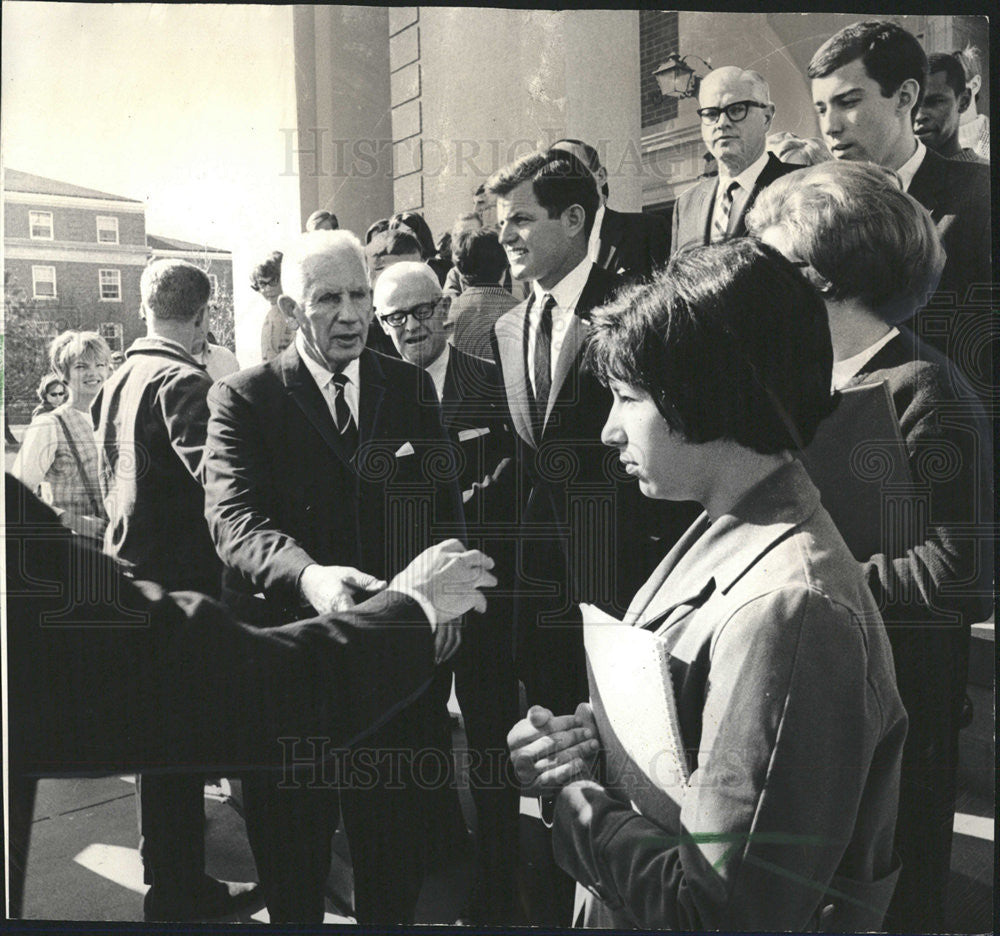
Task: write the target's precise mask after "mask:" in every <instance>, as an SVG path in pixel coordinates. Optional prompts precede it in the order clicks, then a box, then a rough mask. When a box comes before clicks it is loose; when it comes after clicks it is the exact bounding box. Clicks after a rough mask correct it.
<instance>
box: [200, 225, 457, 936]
mask: <svg viewBox="0 0 1000 936" xmlns="http://www.w3.org/2000/svg"><path fill="white" fill-rule="evenodd" d="M282 272H283V276H282V285H283V288H284V294H283V295H282V296H281V297H280V298H279V300H278V302H279V305H280V306H281V308H282V310H283V311H284V312H285V313H286V314H288V315H291V316H294V317H295V319H296V320H297V321H298V323H299V331H298V334H297V337H296V341H295V343H294V345H293V346H292V347H290V348H288V349H287V350H286V351H285V352H284V353H283V354H282V355H281V356H280V357H278V358H277V359H275V360H274V361H271V362H268V363H267V364H265V365H261V366H260V367H256V368H250V369H248V370H245V371H242V372H241V373H239V374H234V375H232V376H231V377H228V378H226V379H225V380H223V381H221V382H220V383H217V384H215V385H214V386H213V388H212V390H211V391H210V393H209V398H208V401H209V410H210V413H211V416H210V420H209V428H208V443H207V454H206V479H205V488H206V505H205V506H206V514H207V517H208V521H209V528H210V530H211V532H212V535H213V538H214V540H215V543H216V548H217V549H218V551H219V555H220V556H221V557H222V560H223V562H224V563H225V564H226V565H227V566H228V569H229V588H228V589H227V593H226V597H227V598H228V599H229V600H230V601H233V602H234V605H235V606H236V607H242V608H249V607H252V606H253V605H254V603H255V602H256V599H255V598H254V597H253V595H254V593H256V592H262V593H263V595H264V600H265V602H266V607H267V610H268V612H269V615H270V619H271V620H274V619H275V618H277V619H278V620H280V621H286V620H292V619H295V618H298V617H301V616H302V609H303V608H310V607H311V608H313V609H315V610H316V611H317V612H319V613H326V612H331V611H337V610H340V609H343V608H350V607H352V606H353V604H354V601H355V599H356V598H357V597H359V596H360V595H363V594H365V593H366V592H368V591H371V590H372V589H375V588H378V587H380V586H381V584H382V581H383V580H385V579H387V578H389V577H390V576H391V575H392V574H394V573H395V572H396V571H397V570H398V569H400V568H402V566H403V565H404V564H405V563H406V562H408V561H409V560H410V559H411V558H412V557H413V556H414V555H416V553H417V552H419V551H420V549H422V548H424V547H425V546H427V545H428V544H430V543H431V542H435V541H438V540H441V539H447V538H449V537H459V538H461V537H462V536H463V535H464V524H463V519H462V509H461V507H462V505H461V494H460V491H459V488H458V484H457V481H456V480H455V477H454V474H453V473H452V474H448V473H446V472H445V473H438V474H436V475H435V474H430V473H429V472H428V470H427V465H428V464H430V463H431V462H432V460H433V449H434V447H435V446H447V445H448V439H447V436H446V435H445V432H444V428H443V426H442V425H441V415H440V410H439V409H438V407H437V406H436V405H433V406H429V405H425V403H426V401H428V400H434V388H433V386H432V385H431V381H430V378H429V377H428V376H427V375H426V374H424V373H422V372H421V371H420V370H418V369H417V368H414V367H413V366H412V365H410V364H407V363H405V362H403V361H398V360H395V359H391V358H386V357H384V356H382V355H379V354H377V353H375V352H373V351H371V350H368V349H365V347H364V345H365V338H366V336H367V334H368V327H369V324H370V321H371V316H372V306H371V290H370V288H369V284H368V274H367V270H366V269H365V263H364V255H363V253H362V248H361V244H360V243H359V242H358V240H357V238H356V237H354V235H353V234H351V233H350V232H348V231H315V232H311V233H308V234H303V235H300V236H299V237H298V238H297V239H296V241H295V243H294V244H293V245H292V248H291V250H290V252H288V253H286V255H285V261H284V266H283V271H282ZM422 401H423V402H422ZM411 518H420V522H419V523H416V522H414V520H413V519H411ZM257 616H258V618H259V617H260V615H259V612H258V615H257ZM458 641H459V633H458V625H457V624H442V625H441V626H440V627H439V628H438V630H437V634H436V642H437V660H438V662H444V661H445V660H447V659H448V658H449V657H450V656H451V655H452V654H453V653H454V651H455V650H456V649H457V646H458ZM442 724H443V726H444V729H443V730H444V733H445V734H446V732H447V712H446V710H445V706H444V700H442V699H440V698H439V696H438V695H437V694H436V693H433V692H431V693H426V694H425V696H424V697H423V698H422V699H421V700H420V701H418V702H417V703H415V704H414V705H413V706H411V707H410V709H408V710H406V711H404V712H402V713H400V715H399V716H398V717H397V718H395V719H393V720H392V721H391V722H389V723H388V724H387V725H386V726H384V727H383V728H382V729H380V731H379V732H378V733H377V734H376V735H375V736H373V738H372V739H371V741H370V746H371V750H370V751H368V752H367V754H368V755H370V758H369V759H370V760H374V767H372V766H371V765H364V764H357V763H355V762H353V761H350V760H346V761H345V762H344V765H343V769H344V772H345V777H344V779H343V782H341V783H340V785H339V789H340V794H341V809H342V812H343V815H344V823H345V828H346V830H347V833H348V838H349V840H350V844H351V854H352V863H353V866H354V883H355V914H356V916H357V919H358V921H359V922H360V923H390V922H392V923H400V922H409V921H412V919H413V912H414V906H415V903H416V897H417V894H418V892H419V887H420V883H421V879H422V871H423V869H422V867H421V862H420V860H419V859H418V860H414V857H413V856H414V855H415V854H416V855H420V854H421V851H420V844H421V842H420V840H421V838H422V837H423V836H424V835H425V833H426V830H425V829H424V824H423V813H424V812H425V811H424V810H421V808H420V805H419V795H418V794H417V791H416V783H415V780H414V776H413V774H414V764H415V758H416V756H417V754H418V753H420V749H421V747H424V748H426V750H427V751H429V752H430V754H431V755H433V756H434V757H435V758H436V759H437V760H438V762H440V760H441V759H443V758H446V757H449V756H450V751H441V750H440V746H441V743H440V742H439V741H438V740H437V739H438V738H439V737H440V736H441V733H442V732H441V727H440V726H441V725H442ZM445 743H446V742H445ZM429 756H430V755H429ZM373 770H374V780H375V782H374V783H372V782H371V779H369V780H367V781H366V779H365V778H366V777H369V778H371V776H372V771H373ZM352 771H354V772H353V774H352ZM366 771H367V773H366ZM352 778H353V779H357V781H358V782H357V783H354V782H352ZM335 792H336V786H335V785H334V784H330V785H328V786H327V787H326V788H325V789H301V790H287V789H286V790H276V789H274V787H273V786H272V787H270V788H267V789H256V790H249V789H248V790H247V806H248V810H247V819H248V831H249V832H250V835H251V843H252V844H254V849H255V857H257V859H258V872H259V873H260V877H261V882H262V884H263V885H264V888H265V891H266V892H267V898H268V906H269V910H270V912H271V919H272V921H275V920H276V919H281V920H283V921H289V922H320V921H322V919H323V884H324V881H325V880H326V877H327V873H328V871H329V861H330V838H331V836H332V834H333V832H334V830H335V828H336V821H337V816H336V796H335V795H334V794H335Z"/></svg>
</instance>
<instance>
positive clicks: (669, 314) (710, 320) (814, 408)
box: [587, 238, 837, 454]
mask: <svg viewBox="0 0 1000 936" xmlns="http://www.w3.org/2000/svg"><path fill="white" fill-rule="evenodd" d="M591 322H592V328H591V333H590V340H589V344H588V348H587V366H589V367H590V368H591V369H592V370H593V371H594V372H595V373H596V375H597V377H598V378H599V379H600V380H601V381H602V382H603V383H605V384H607V383H608V382H609V381H611V380H619V381H621V382H622V383H626V384H630V385H632V386H634V387H639V388H641V389H643V390H645V391H646V392H647V393H649V395H650V396H651V397H652V398H653V400H654V401H655V402H656V405H657V407H658V408H659V410H660V412H661V413H662V414H663V418H664V419H665V420H666V421H667V424H668V425H669V426H670V428H671V429H672V430H674V431H676V432H680V433H681V434H682V435H683V436H684V438H685V439H687V441H689V442H693V443H704V442H711V441H713V440H714V439H732V440H733V441H735V442H738V443H739V444H740V445H743V446H745V447H746V448H750V449H753V450H754V451H756V452H761V453H763V454H773V453H776V452H781V451H785V450H795V449H798V448H801V447H803V446H806V445H808V444H809V442H810V441H812V438H813V435H814V434H815V431H816V427H817V426H818V425H819V423H820V421H821V420H822V419H824V418H825V417H826V416H828V415H829V414H830V413H831V412H832V411H833V409H834V408H835V406H836V402H837V401H836V396H835V395H833V394H831V391H830V377H831V370H832V367H833V349H832V347H831V344H830V329H829V325H828V323H827V317H826V306H825V305H824V303H823V300H822V299H821V298H820V296H819V294H818V293H817V292H816V290H815V289H814V288H813V287H812V286H811V285H810V283H809V282H808V281H807V280H806V279H805V277H804V276H802V274H801V273H800V272H799V271H798V270H797V269H796V267H795V266H794V265H793V264H791V263H790V262H789V261H788V260H786V259H785V258H784V257H782V256H781V255H780V254H779V253H778V252H777V251H775V250H773V249H771V248H770V247H768V246H766V245H765V244H761V243H760V242H758V241H756V240H753V239H752V238H739V239H736V240H733V241H729V242H726V243H723V244H712V245H710V246H707V247H696V248H693V249H691V250H685V251H681V252H680V253H679V254H677V255H675V256H674V258H673V259H672V260H671V261H670V264H669V265H668V266H667V268H666V270H664V271H663V272H661V273H660V274H659V275H658V276H657V277H656V278H655V279H654V280H653V281H652V282H651V283H649V284H646V285H642V286H637V287H634V288H633V289H631V290H629V291H627V292H625V293H622V294H621V295H619V296H618V297H617V298H616V299H614V300H613V301H612V302H611V303H610V304H608V305H606V306H604V307H603V308H601V309H597V310H595V311H594V312H592V313H591Z"/></svg>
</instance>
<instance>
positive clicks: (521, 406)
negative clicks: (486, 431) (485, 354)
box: [495, 296, 538, 448]
mask: <svg viewBox="0 0 1000 936" xmlns="http://www.w3.org/2000/svg"><path fill="white" fill-rule="evenodd" d="M530 303H531V298H530V296H529V298H528V299H526V300H525V301H524V302H522V303H521V304H520V305H517V306H515V307H514V308H513V309H511V310H510V312H507V313H506V314H505V315H502V316H500V318H499V319H498V320H497V324H496V327H495V333H496V338H497V348H498V349H499V352H500V361H501V363H502V365H503V382H504V387H505V389H506V392H507V402H508V405H509V406H510V415H511V420H512V422H513V423H514V428H515V429H516V430H517V434H518V435H519V436H521V438H522V439H524V441H525V442H527V443H528V444H529V445H531V446H534V447H535V448H537V447H538V443H537V441H536V439H535V434H534V432H533V431H532V428H531V401H530V400H529V399H528V375H527V373H526V371H525V368H524V333H525V332H524V329H525V322H526V321H527V318H528V306H529V304H530Z"/></svg>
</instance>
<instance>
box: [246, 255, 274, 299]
mask: <svg viewBox="0 0 1000 936" xmlns="http://www.w3.org/2000/svg"><path fill="white" fill-rule="evenodd" d="M280 279H281V251H280V250H274V251H272V252H271V253H270V254H268V256H267V259H266V260H265V261H264V262H263V263H258V264H257V266H255V267H254V268H253V272H252V273H251V274H250V288H251V289H254V290H256V291H257V292H260V287H261V285H262V284H263V283H274V282H277V281H279V280H280Z"/></svg>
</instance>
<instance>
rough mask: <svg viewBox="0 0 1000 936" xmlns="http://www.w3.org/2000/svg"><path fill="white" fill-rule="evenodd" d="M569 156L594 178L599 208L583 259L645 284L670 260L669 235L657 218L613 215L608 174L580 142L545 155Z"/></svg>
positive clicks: (641, 214) (593, 152) (566, 142)
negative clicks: (609, 197) (582, 164)
mask: <svg viewBox="0 0 1000 936" xmlns="http://www.w3.org/2000/svg"><path fill="white" fill-rule="evenodd" d="M554 150H559V151H562V152H565V153H572V154H573V155H574V156H575V157H576V158H577V159H579V160H580V161H581V162H583V163H584V164H585V165H586V166H587V168H588V169H590V171H591V172H592V173H593V174H594V179H595V180H596V181H597V187H598V192H599V194H600V198H601V201H600V204H599V205H598V207H597V214H596V215H595V217H594V226H593V228H592V229H591V231H590V238H589V240H588V241H587V255H588V256H589V257H590V259H591V260H593V261H594V263H596V264H597V265H598V266H599V267H601V268H603V269H605V270H610V271H611V272H612V273H617V274H618V275H619V276H622V277H623V278H624V279H626V280H628V281H629V282H635V281H638V280H648V279H649V278H650V277H651V276H652V275H653V274H654V273H655V272H656V270H657V269H658V268H659V267H661V266H663V265H664V264H665V263H666V262H667V258H668V257H669V256H670V231H669V229H668V227H667V223H666V221H665V220H664V218H662V217H661V216H660V215H654V214H646V213H645V212H642V211H615V209H614V208H611V207H610V206H609V205H608V194H609V191H610V189H609V187H608V170H607V169H605V168H604V166H603V165H601V157H600V156H599V155H598V153H597V150H596V149H594V147H592V146H591V145H590V144H588V143H584V142H583V140H573V139H563V140H556V142H555V143H553V144H552V145H551V146H550V147H549V151H550V152H551V151H554Z"/></svg>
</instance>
